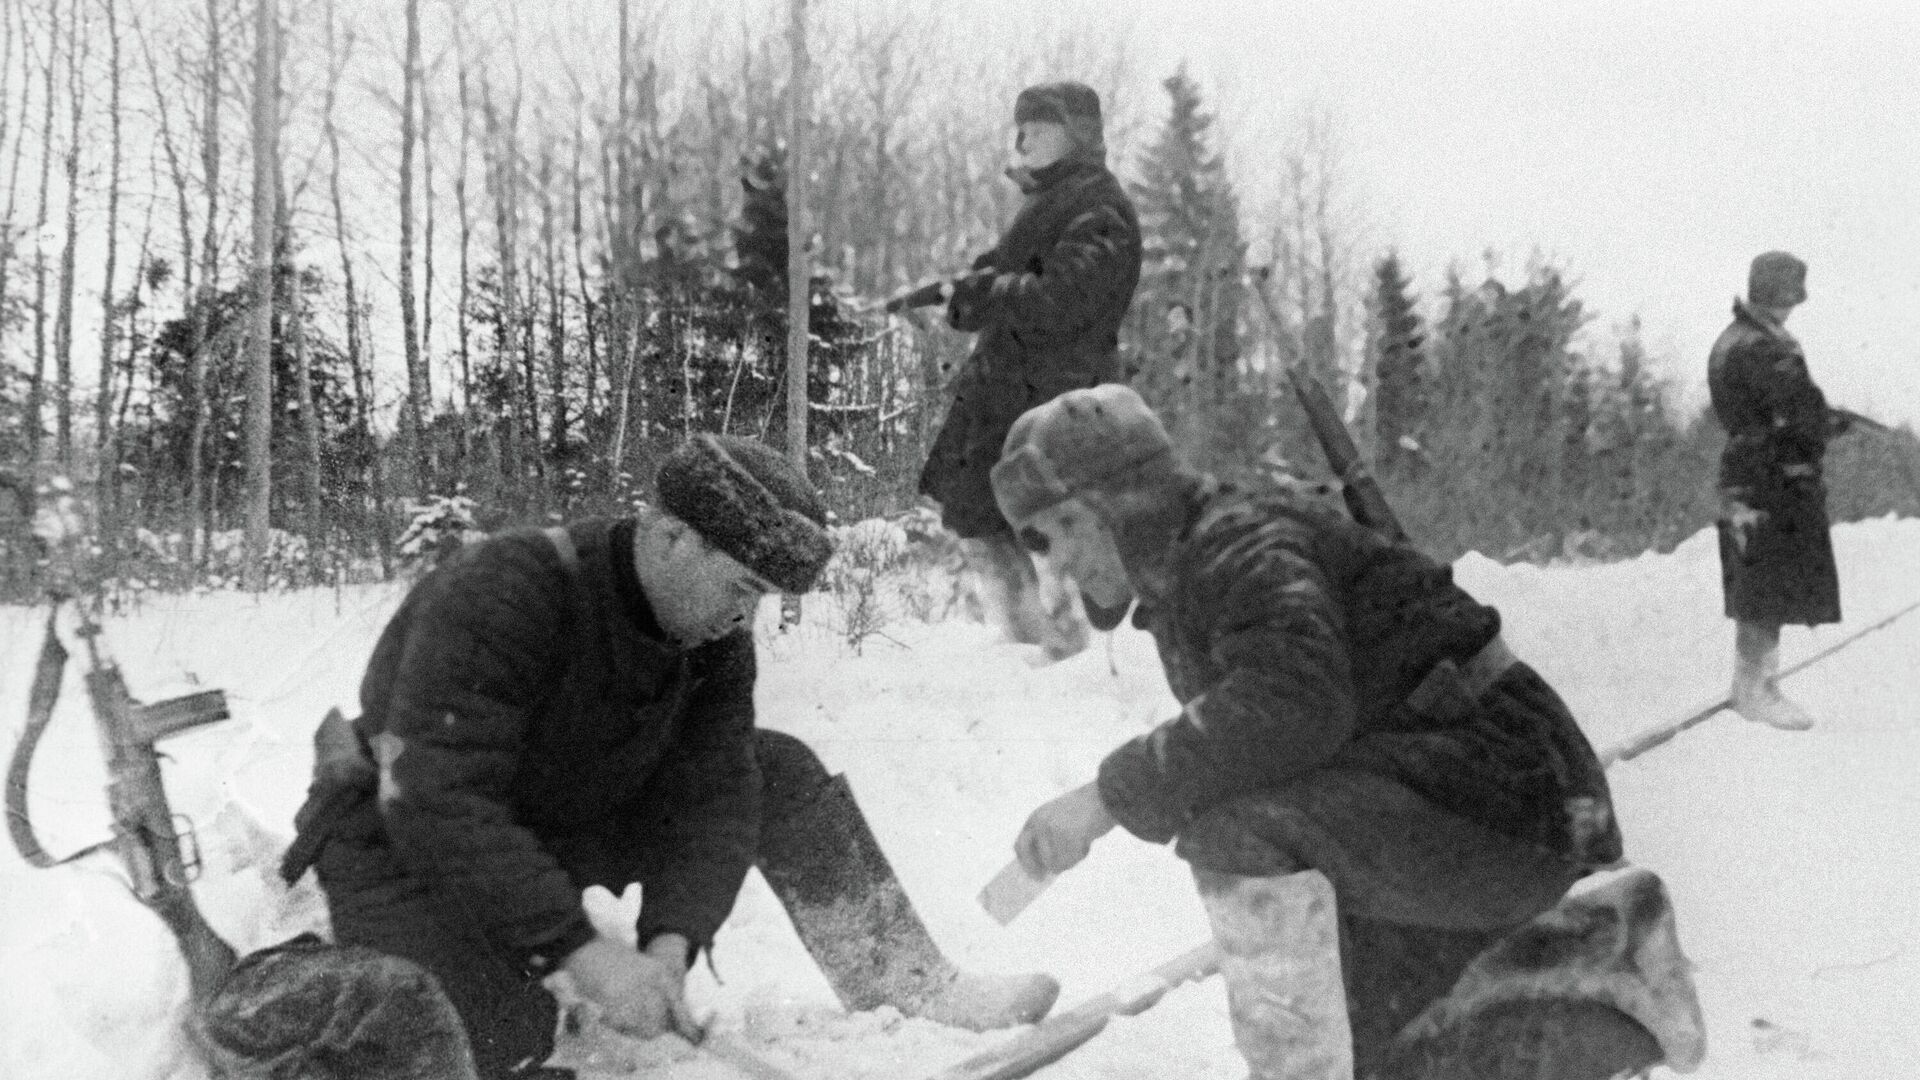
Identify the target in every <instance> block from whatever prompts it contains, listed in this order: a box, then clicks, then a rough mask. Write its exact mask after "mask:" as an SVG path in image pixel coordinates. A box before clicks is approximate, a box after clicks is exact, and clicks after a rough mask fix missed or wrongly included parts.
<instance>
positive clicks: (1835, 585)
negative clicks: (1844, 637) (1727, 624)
mask: <svg viewBox="0 0 1920 1080" xmlns="http://www.w3.org/2000/svg"><path fill="white" fill-rule="evenodd" d="M1806 280H1807V264H1806V263H1804V262H1801V261H1800V260H1799V259H1797V258H1795V257H1794V256H1792V255H1790V254H1788V253H1786V252H1784V251H1769V252H1767V253H1766V254H1763V255H1760V256H1758V257H1756V258H1755V259H1754V260H1753V266H1752V269H1751V271H1750V272H1749V274H1748V279H1747V296H1746V299H1744V300H1740V299H1736V300H1734V302H1733V322H1732V324H1730V325H1729V326H1728V327H1727V328H1726V330H1724V331H1722V332H1721V334H1720V338H1719V340H1718V341H1715V342H1714V344H1713V352H1712V354H1711V356H1710V358H1709V359H1708V361H1707V386H1708V388H1709V390H1710V391H1711V392H1712V395H1713V411H1714V415H1715V416H1717V417H1719V420H1720V425H1721V426H1722V427H1724V428H1726V431H1727V445H1726V449H1725V450H1724V451H1723V452H1722V453H1721V456H1720V496H1721V507H1722V510H1721V516H1720V521H1719V529H1720V571H1721V582H1722V585H1723V588H1724V592H1725V597H1726V612H1727V617H1728V618H1730V619H1733V620H1734V621H1735V623H1736V630H1735V634H1734V668H1733V693H1732V699H1733V706H1734V709H1735V710H1736V711H1738V712H1739V713H1740V715H1742V716H1745V717H1746V718H1747V719H1749V720H1753V721H1756V722H1759V723H1763V724H1770V725H1772V726H1773V727H1777V728H1783V729H1786V730H1790V731H1799V730H1804V729H1806V728H1809V727H1812V726H1813V717H1812V716H1810V715H1808V714H1807V712H1806V710H1804V709H1802V708H1801V707H1800V706H1799V705H1797V704H1795V703H1794V702H1793V701H1791V700H1790V699H1788V698H1787V697H1786V696H1784V695H1783V694H1781V693H1780V688H1779V685H1778V683H1777V678H1778V675H1779V672H1780V627H1781V626H1782V625H1785V624H1787V623H1793V624H1796V625H1802V626H1816V625H1819V624H1821V623H1831V622H1839V621H1840V580H1839V575H1838V573H1837V572H1836V570H1835V567H1834V561H1833V543H1832V541H1831V539H1830V538H1829V537H1828V535H1827V489H1826V484H1825V482H1824V481H1823V480H1822V479H1821V469H1820V464H1821V458H1822V457H1823V456H1824V455H1825V453H1826V449H1827V440H1828V439H1831V438H1832V437H1834V436H1835V435H1838V434H1840V433H1841V432H1842V431H1844V430H1846V427H1847V421H1846V419H1845V417H1844V415H1843V414H1839V413H1836V412H1834V411H1833V410H1831V409H1829V408H1828V407H1827V401H1826V398H1825V397H1824V396H1823V395H1822V394H1821V393H1820V388H1819V387H1818V386H1816V385H1814V382H1813V377H1812V376H1811V375H1809V374H1808V372H1807V359H1806V354H1805V353H1804V352H1802V351H1801V348H1800V343H1799V342H1798V341H1796V340H1794V336H1793V335H1792V334H1790V333H1788V332H1787V327H1786V322H1787V316H1788V315H1790V314H1791V313H1792V312H1793V309H1794V307H1795V306H1796V305H1798V304H1800V303H1801V302H1803V301H1804V300H1806V298H1807V285H1806Z"/></svg>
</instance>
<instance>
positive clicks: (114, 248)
mask: <svg viewBox="0 0 1920 1080" xmlns="http://www.w3.org/2000/svg"><path fill="white" fill-rule="evenodd" d="M101 2H102V4H103V6H105V7H106V9H107V46H108V50H109V52H108V64H109V67H110V72H109V80H108V83H107V116H108V118H109V120H110V121H111V122H112V131H113V135H112V137H111V139H110V140H109V148H108V151H107V160H108V164H107V265H106V269H105V271H104V273H103V280H102V282H101V285H100V387H99V393H98V395H97V396H96V397H95V399H94V413H93V429H94V459H95V461H96V463H97V472H96V473H95V476H96V477H97V481H96V484H95V498H96V501H97V504H98V506H99V518H100V540H101V542H102V543H103V544H104V545H106V547H107V549H108V551H109V552H111V551H112V550H113V548H114V547H115V539H116V537H117V535H118V532H117V521H116V519H117V514H116V502H117V498H116V491H115V477H116V473H115V469H116V467H117V466H118V464H119V462H118V460H117V458H118V455H117V454H115V453H113V452H112V448H113V446H114V445H115V442H114V438H113V425H112V421H113V359H114V339H115V335H116V333H117V331H118V330H119V325H120V316H119V310H118V308H117V307H116V305H115V304H114V297H113V279H114V271H115V269H116V265H115V260H116V257H117V256H118V255H119V252H120V247H119V239H120V4H119V0H101Z"/></svg>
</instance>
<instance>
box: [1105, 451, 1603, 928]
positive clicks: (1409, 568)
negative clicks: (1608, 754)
mask: <svg viewBox="0 0 1920 1080" xmlns="http://www.w3.org/2000/svg"><path fill="white" fill-rule="evenodd" d="M1189 498H1190V514H1189V517H1188V522H1189V524H1188V525H1187V527H1186V529H1185V531H1184V532H1183V533H1182V534H1181V536H1180V537H1179V539H1178V540H1177V541H1176V543H1175V545H1174V547H1173V549H1172V552H1171V554H1170V556H1169V559H1170V561H1169V564H1168V565H1169V570H1170V578H1169V582H1168V585H1167V588H1166V595H1165V597H1164V598H1163V599H1161V600H1159V601H1157V602H1156V603H1155V604H1153V605H1152V606H1143V607H1141V608H1140V609H1139V610H1138V611H1136V613H1135V621H1136V624H1137V625H1140V626H1142V627H1144V628H1145V629H1147V630H1149V631H1150V632H1151V633H1152V634H1153V636H1154V640H1155V642H1156V643H1157V645H1158V647H1159V651H1160V657H1161V661H1162V663H1163V664H1164V665H1165V668H1166V673H1167V681H1168V684H1169V686H1170V687H1171V688H1172V690H1173V692H1174V694H1175V696H1176V697H1177V698H1178V699H1179V700H1180V701H1181V702H1182V703H1183V709H1182V712H1181V713H1180V715H1179V716H1177V717H1175V718H1174V719H1172V720H1169V721H1167V722H1166V723H1163V724H1161V725H1160V726H1159V727H1158V728H1156V729H1155V730H1153V731H1152V732H1150V733H1148V734H1146V735H1143V736H1141V737H1139V738H1137V739H1134V740H1133V741H1131V742H1129V743H1126V744H1125V745H1123V746H1122V747H1121V748H1119V749H1118V750H1116V751H1114V752H1113V753H1112V754H1111V755H1109V756H1108V757H1107V759H1106V760H1105V761H1104V762H1103V763H1102V765H1101V769H1100V781H1099V783H1100V793H1101V796H1102V798H1103V800H1104V802H1105V803H1106V806H1107V808H1108V810H1109V811H1110V812H1111V813H1112V814H1113V816H1114V817H1115V818H1116V819H1117V820H1118V821H1119V823H1120V824H1121V825H1122V826H1124V827H1125V828H1126V829H1127V830H1128V831H1129V832H1132V833H1134V834H1135V835H1137V836H1139V837H1141V838H1143V839H1146V840H1149V841H1153V842H1156V843H1160V842H1165V841H1167V840H1169V839H1173V838H1175V837H1181V839H1182V842H1183V847H1185V846H1186V840H1187V839H1188V838H1187V837H1186V836H1185V835H1184V834H1186V833H1187V831H1188V830H1189V828H1190V827H1192V826H1193V825H1194V824H1195V822H1196V821H1197V820H1199V819H1201V818H1202V817H1203V815H1207V814H1208V813H1209V811H1212V810H1214V809H1215V808H1216V807H1221V806H1223V805H1225V804H1228V803H1230V802H1233V801H1235V800H1245V799H1249V798H1252V799H1254V800H1256V801H1257V800H1258V799H1260V798H1264V797H1267V796H1268V795H1269V794H1272V796H1273V797H1274V798H1276V799H1281V798H1284V795H1282V794H1280V793H1282V792H1284V791H1286V790H1288V789H1289V786H1290V785H1293V784H1294V782H1295V781H1299V780H1301V779H1302V778H1308V777H1311V776H1312V775H1313V774H1315V773H1316V772H1323V771H1333V770H1342V771H1344V772H1345V773H1347V774H1358V775H1363V776H1366V777H1374V778H1379V779H1382V780H1385V781H1388V782H1389V785H1388V787H1386V788H1383V787H1381V786H1380V785H1379V784H1378V783H1374V782H1373V781H1367V782H1365V783H1361V784H1356V785H1352V786H1351V790H1353V791H1355V792H1356V793H1359V792H1362V791H1372V792H1374V793H1375V794H1376V795H1377V794H1378V793H1380V792H1383V791H1389V790H1391V791H1399V790H1402V789H1405V790H1407V791H1411V792H1412V793H1413V794H1414V795H1416V796H1418V797H1419V798H1420V799H1424V800H1425V802H1424V803H1421V804H1418V805H1427V806H1430V807H1432V808H1435V809H1437V810H1439V811H1443V812H1445V813H1447V814H1450V815H1453V816H1454V817H1455V818H1457V819H1461V820H1463V821H1465V822H1469V823H1472V825H1473V826H1474V827H1475V828H1476V830H1479V829H1484V830H1487V831H1491V832H1492V833H1495V834H1498V835H1499V836H1502V837H1507V838H1510V839H1511V840H1512V841H1516V842H1517V844H1516V845H1515V846H1516V847H1524V848H1525V849H1526V850H1529V851H1538V852H1541V853H1544V854H1546V855H1550V856H1553V857H1556V858H1558V859H1560V860H1561V861H1563V862H1566V863H1569V864H1573V865H1575V866H1580V867H1584V866H1592V865H1600V864H1605V863H1608V862H1611V861H1613V860H1616V859H1618V858H1619V856H1620V836H1619V832H1618V829H1617V826H1616V825H1615V824H1614V822H1613V817H1612V810H1611V801H1610V796H1609V793H1608V788H1607V783H1606V778H1605V775H1604V773H1603V772H1602V770H1601V768H1600V764H1599V762H1598V760H1597V759H1596V757H1595V755H1594V753H1593V750H1592V748H1591V747H1590V746H1589V745H1588V744H1587V741H1586V739H1585V738H1584V737H1583V736H1582V735H1581V734H1580V732H1579V730H1578V728H1577V727H1576V726H1575V725H1574V723H1573V720H1572V718H1571V717H1570V716H1569V715H1568V713H1567V711H1566V707H1565V706H1564V704H1562V703H1561V702H1560V700H1559V698H1558V697H1557V696H1556V695H1555V694H1554V693H1553V691H1552V690H1551V689H1550V688H1549V687H1547V685H1546V684H1545V683H1544V682H1543V681H1541V680H1540V678H1539V676H1538V675H1537V674H1535V673H1533V672H1532V670H1531V669H1530V668H1528V667H1527V666H1526V665H1525V664H1514V665H1513V666H1512V667H1511V668H1509V669H1507V672H1506V674H1504V675H1503V676H1501V678H1500V679H1499V680H1498V681H1497V682H1495V683H1494V684H1493V686H1492V688H1490V689H1489V690H1488V691H1487V692H1486V693H1484V694H1482V696H1480V697H1479V698H1477V699H1463V700H1460V701H1458V702H1455V703H1454V704H1453V706H1452V707H1448V708H1428V709H1426V710H1425V711H1424V712H1420V713H1416V712H1414V711H1413V710H1411V709H1410V708H1409V707H1408V706H1407V704H1406V702H1407V699H1408V696H1409V694H1410V693H1411V692H1412V691H1413V690H1414V688H1415V687H1416V686H1417V685H1420V684H1421V683H1422V681H1423V680H1424V679H1425V678H1426V677H1427V675H1428V673H1429V672H1430V671H1431V670H1432V669H1433V668H1434V666H1435V665H1436V664H1437V663H1438V662H1439V661H1442V660H1448V659H1451V660H1454V661H1455V662H1456V663H1463V662H1465V661H1467V660H1468V659H1469V658H1471V657H1473V656H1474V655H1475V654H1476V653H1478V652H1479V651H1480V650H1481V649H1482V648H1483V647H1485V646H1486V645H1488V643H1489V642H1491V641H1493V639H1494V638H1495V636H1496V635H1498V633H1499V631H1500V617H1499V614H1498V613H1497V612H1496V611H1495V610H1494V609H1493V608H1491V607H1488V606H1486V605H1484V604H1480V603H1477V602H1476V601H1474V600H1473V598H1472V597H1470V596H1468V595H1467V594H1466V592H1464V591H1463V590H1461V589H1460V588H1459V587H1458V586H1456V585H1455V584H1454V583H1453V580H1452V571H1451V569H1450V568H1449V567H1446V566H1444V565H1441V564H1438V563H1436V562H1434V561H1433V560H1432V559H1429V558H1427V557H1426V556H1424V555H1422V554H1420V553H1419V552H1418V551H1415V550H1414V549H1413V548H1411V547H1409V546H1407V545H1405V544H1393V543H1390V542H1388V541H1387V540H1385V539H1384V538H1382V537H1381V536H1379V535H1378V534H1376V533H1374V532H1372V531H1370V530H1368V529H1365V528H1363V527H1361V526H1359V525H1356V524H1354V523H1353V522H1352V521H1350V520H1347V519H1346V518H1344V517H1341V516H1339V515H1338V514H1336V513H1334V512H1332V511H1331V510H1330V509H1328V508H1325V507H1322V506H1319V505H1317V504H1312V503H1309V502H1307V501H1304V500H1303V499H1300V498H1298V497H1295V496H1291V495H1286V494H1274V495H1266V494H1263V495H1252V494H1247V493H1243V492H1240V491H1237V490H1235V489H1234V488H1232V487H1217V486H1214V485H1212V484H1210V483H1209V484H1204V485H1200V486H1198V487H1197V488H1196V489H1195V491H1194V493H1193V494H1191V495H1190V497H1189ZM1359 797H1360V796H1359V795H1358V794H1356V798H1359ZM1326 809H1327V808H1325V807H1322V808H1320V810H1321V811H1324V810H1326ZM1336 809H1338V808H1336ZM1374 809H1375V807H1374V806H1372V805H1359V806H1355V807H1349V808H1344V809H1340V810H1339V812H1336V813H1331V814H1329V813H1318V820H1319V822H1320V823H1321V824H1322V825H1325V824H1326V823H1327V822H1331V821H1335V820H1337V819H1338V818H1340V817H1342V816H1347V815H1351V814H1358V815H1360V816H1362V817H1364V815H1366V814H1367V813H1369V812H1371V811H1372V810H1374ZM1280 812H1281V814H1282V815H1283V816H1284V815H1285V814H1287V813H1291V811H1289V810H1288V809H1287V808H1285V807H1281V808H1280ZM1331 827H1333V828H1335V829H1336V830H1337V828H1338V826H1337V825H1334V826H1331ZM1379 841H1380V838H1379V837H1373V838H1371V839H1370V840H1369V841H1368V842H1379ZM1321 842H1323V843H1329V844H1332V845H1334V846H1338V845H1340V844H1341V843H1343V842H1345V838H1344V837H1341V836H1338V835H1335V836H1332V837H1327V838H1321ZM1385 842H1386V843H1387V844H1389V845H1391V844H1392V843H1394V842H1396V841H1394V840H1393V839H1392V838H1391V837H1388V838H1387V839H1386V841H1385ZM1184 853H1185V852H1183V854H1184ZM1416 854H1418V856H1419V858H1420V859H1422V860H1427V861H1432V860H1433V855H1432V853H1429V852H1420V853H1415V852H1411V851H1408V852H1402V853H1399V854H1398V855H1397V854H1396V853H1395V852H1394V851H1391V850H1388V851H1377V852H1369V853H1367V855H1368V857H1369V858H1371V859H1373V860H1374V861H1375V862H1378V863H1383V864H1392V863H1393V862H1394V861H1396V859H1397V858H1399V857H1402V856H1405V857H1412V856H1414V855H1416ZM1216 869H1217V868H1216ZM1454 876H1456V877H1457V876H1458V873H1455V875H1454ZM1335 880H1336V886H1338V885H1339V883H1340V880H1339V877H1338V876H1337V875H1335ZM1434 884H1435V885H1436V887H1445V888H1453V889H1458V888H1459V886H1460V883H1458V882H1454V883H1451V884H1449V883H1445V882H1435V883H1434ZM1564 884H1565V883H1564V881H1562V882H1561V883H1560V884H1559V885H1558V886H1556V887H1557V888H1564ZM1555 899H1557V893H1556V894H1549V895H1546V896H1544V898H1539V899H1536V900H1535V901H1534V903H1535V904H1536V906H1538V905H1539V904H1542V903H1546V904H1550V903H1551V902H1552V901H1553V900H1555ZM1410 902H1411V903H1413V904H1415V905H1417V904H1419V903H1421V902H1422V898H1421V897H1419V896H1415V897H1412V898H1411V900H1410ZM1436 902H1437V901H1436ZM1448 914H1449V913H1446V912H1439V913H1435V916H1434V917H1435V919H1436V924H1438V925H1445V922H1444V919H1445V918H1446V917H1448ZM1523 917H1524V916H1523Z"/></svg>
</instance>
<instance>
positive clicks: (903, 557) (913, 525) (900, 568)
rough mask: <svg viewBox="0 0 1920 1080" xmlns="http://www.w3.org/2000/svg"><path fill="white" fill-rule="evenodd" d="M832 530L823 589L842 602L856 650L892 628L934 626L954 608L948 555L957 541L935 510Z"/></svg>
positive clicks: (845, 629)
mask: <svg viewBox="0 0 1920 1080" xmlns="http://www.w3.org/2000/svg"><path fill="white" fill-rule="evenodd" d="M828 531H829V532H830V533H831V534H832V536H833V545H834V554H833V559H832V560H831V561H830V562H828V563H827V567H826V569H825V570H824V571H822V573H821V575H820V588H821V589H823V590H824V591H826V592H828V593H831V594H832V595H833V597H834V599H835V600H836V601H838V605H839V612H840V618H841V632H842V635H843V636H844V637H845V638H846V640H847V643H848V644H849V645H852V646H853V647H854V649H855V650H856V651H857V650H859V649H861V648H862V647H863V646H864V644H865V642H866V639H867V638H869V637H873V636H876V635H878V636H881V637H885V636H886V635H885V634H884V633H883V632H882V631H883V630H884V629H885V628H886V627H887V626H890V625H893V624H894V623H897V622H899V621H901V620H912V621H916V622H932V621H935V620H937V619H939V618H943V617H944V616H945V615H946V614H947V613H948V612H949V611H951V609H952V608H953V606H954V603H955V600H956V596H957V593H956V580H957V578H956V575H955V574H953V573H952V572H951V570H952V568H951V567H950V566H949V565H948V561H949V560H948V557H947V556H948V552H947V551H946V548H947V547H948V546H951V541H952V537H951V535H950V534H947V533H946V532H945V531H944V530H942V529H940V527H939V519H938V515H935V514H933V512H932V511H930V510H926V509H923V508H916V509H914V510H909V511H907V512H906V513H904V514H898V515H894V516H891V517H877V518H867V519H866V520H864V521H857V522H855V523H853V524H851V525H834V526H830V527H829V530H828Z"/></svg>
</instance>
